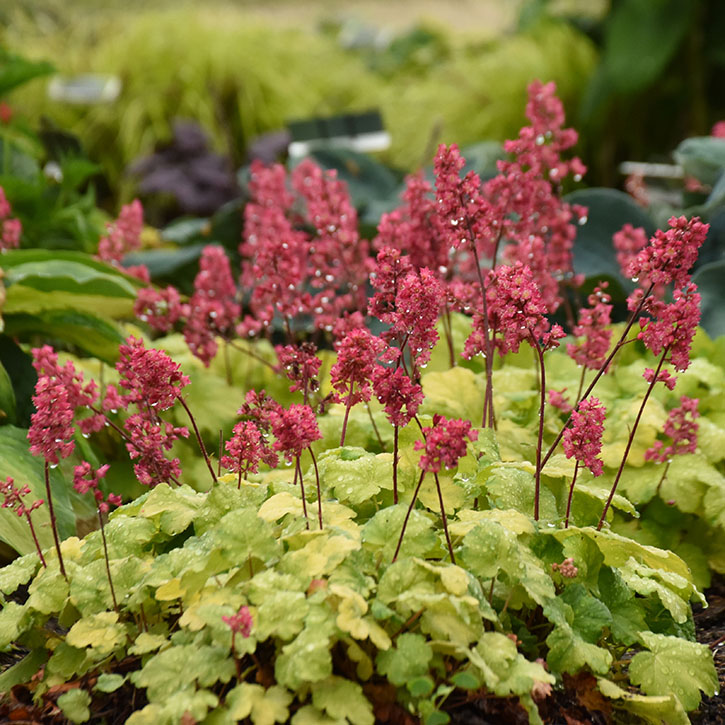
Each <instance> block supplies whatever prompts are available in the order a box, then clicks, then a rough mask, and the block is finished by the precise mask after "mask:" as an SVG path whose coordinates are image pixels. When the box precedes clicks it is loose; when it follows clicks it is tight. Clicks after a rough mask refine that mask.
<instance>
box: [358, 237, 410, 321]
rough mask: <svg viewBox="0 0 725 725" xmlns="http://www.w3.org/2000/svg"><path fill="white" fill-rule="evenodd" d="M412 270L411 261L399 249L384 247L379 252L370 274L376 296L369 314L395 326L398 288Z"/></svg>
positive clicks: (372, 299) (369, 306)
mask: <svg viewBox="0 0 725 725" xmlns="http://www.w3.org/2000/svg"><path fill="white" fill-rule="evenodd" d="M411 269H412V267H411V264H410V260H409V259H408V257H404V256H402V255H401V253H400V250H399V249H395V248H393V247H384V248H383V249H381V250H380V251H379V252H378V256H377V257H376V260H375V266H374V267H373V270H372V272H371V273H370V284H371V285H372V286H373V288H374V289H375V294H374V295H373V296H372V297H371V298H370V301H369V303H368V314H370V315H372V316H374V317H377V318H378V319H379V320H380V321H381V322H385V323H386V324H388V325H392V324H394V313H395V309H396V298H397V296H398V288H399V286H400V282H401V280H402V279H403V277H404V276H405V275H407V274H408V272H410V271H411ZM358 327H361V325H358Z"/></svg>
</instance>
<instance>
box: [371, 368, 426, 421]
mask: <svg viewBox="0 0 725 725" xmlns="http://www.w3.org/2000/svg"><path fill="white" fill-rule="evenodd" d="M372 382H373V390H374V391H375V397H376V398H377V399H378V400H379V401H380V403H381V404H382V405H383V406H384V407H385V414H386V415H387V416H388V420H389V421H390V423H391V425H397V426H401V427H402V426H406V425H408V423H409V422H410V421H411V420H412V418H413V417H414V416H415V414H416V413H417V412H418V408H419V407H420V405H421V403H422V402H423V388H422V387H421V386H420V384H419V383H414V382H413V381H412V380H411V379H410V378H409V377H408V376H407V375H406V374H405V372H404V371H403V369H402V368H395V369H394V370H393V369H391V368H387V367H383V366H382V365H378V366H377V367H376V368H375V370H374V372H373V378H372Z"/></svg>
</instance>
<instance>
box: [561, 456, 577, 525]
mask: <svg viewBox="0 0 725 725" xmlns="http://www.w3.org/2000/svg"><path fill="white" fill-rule="evenodd" d="M577 473H579V461H577V462H576V465H575V466H574V478H572V479H571V485H570V486H569V498H568V499H567V501H566V518H565V519H564V528H565V529H568V528H569V515H570V514H571V500H572V498H573V497H574V484H575V483H576V475H577Z"/></svg>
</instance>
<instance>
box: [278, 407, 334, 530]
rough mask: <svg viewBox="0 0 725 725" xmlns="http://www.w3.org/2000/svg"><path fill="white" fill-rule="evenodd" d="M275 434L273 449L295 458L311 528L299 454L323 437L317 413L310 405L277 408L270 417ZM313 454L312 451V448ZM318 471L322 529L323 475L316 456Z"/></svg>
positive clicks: (289, 457)
mask: <svg viewBox="0 0 725 725" xmlns="http://www.w3.org/2000/svg"><path fill="white" fill-rule="evenodd" d="M269 420H270V424H271V428H272V433H274V436H275V438H276V439H277V440H276V441H275V442H274V448H275V450H277V451H280V452H282V453H283V454H284V456H285V458H286V459H287V461H290V462H291V461H292V460H294V461H295V479H296V478H297V476H299V481H300V490H301V493H302V505H303V509H304V513H305V523H306V525H307V528H308V529H309V527H310V524H309V520H308V518H307V504H306V501H305V489H304V483H303V480H302V469H301V467H300V457H301V456H302V452H303V451H304V450H305V449H307V450H310V446H311V445H312V444H313V443H314V442H315V441H316V440H319V439H320V438H322V433H320V428H319V426H318V425H317V419H316V418H315V413H314V411H313V410H312V408H310V406H309V405H291V406H290V407H289V409H288V410H285V409H284V408H281V407H280V408H278V409H276V410H274V411H272V412H271V413H270V416H269ZM310 453H312V451H311V450H310ZM313 461H314V464H315V474H316V476H317V496H318V500H317V508H318V521H319V524H320V529H322V498H321V492H320V478H319V472H318V470H317V461H316V460H315V459H314V454H313Z"/></svg>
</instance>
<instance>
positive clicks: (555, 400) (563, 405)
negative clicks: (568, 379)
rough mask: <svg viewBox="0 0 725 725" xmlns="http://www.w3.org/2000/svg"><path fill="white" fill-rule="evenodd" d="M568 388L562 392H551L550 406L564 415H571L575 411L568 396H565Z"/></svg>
mask: <svg viewBox="0 0 725 725" xmlns="http://www.w3.org/2000/svg"><path fill="white" fill-rule="evenodd" d="M565 392H566V388H563V389H562V390H549V393H548V394H549V405H551V406H552V407H554V408H558V409H559V410H560V411H561V412H562V413H565V414H567V415H568V414H569V413H571V411H572V410H573V408H572V405H571V403H570V402H569V398H568V396H566V395H564V393H565Z"/></svg>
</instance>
